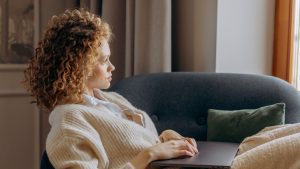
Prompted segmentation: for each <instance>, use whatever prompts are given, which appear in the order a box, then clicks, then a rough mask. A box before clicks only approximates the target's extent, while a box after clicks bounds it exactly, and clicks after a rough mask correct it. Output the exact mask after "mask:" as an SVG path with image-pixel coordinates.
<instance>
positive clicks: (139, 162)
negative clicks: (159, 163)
mask: <svg viewBox="0 0 300 169" xmlns="http://www.w3.org/2000/svg"><path fill="white" fill-rule="evenodd" d="M154 160H155V158H154V154H153V153H152V152H151V151H150V150H149V149H146V150H144V151H142V152H140V153H139V154H138V155H137V156H136V157H135V158H134V159H132V160H131V161H130V163H131V164H132V166H133V167H134V168H135V169H145V168H146V167H147V166H148V165H149V163H150V162H151V161H154Z"/></svg>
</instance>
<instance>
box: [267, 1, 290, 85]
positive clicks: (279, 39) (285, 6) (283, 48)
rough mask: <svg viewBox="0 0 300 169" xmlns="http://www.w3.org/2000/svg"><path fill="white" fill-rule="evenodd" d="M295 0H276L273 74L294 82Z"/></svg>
mask: <svg viewBox="0 0 300 169" xmlns="http://www.w3.org/2000/svg"><path fill="white" fill-rule="evenodd" d="M294 4H295V0H276V6H275V30H274V49H273V70H272V74H273V75H274V76H276V77H279V78H281V79H283V80H286V81H287V82H289V83H291V82H292V77H293V76H292V70H293V64H292V62H293V43H294V41H293V32H294V30H293V29H294V12H295V11H294Z"/></svg>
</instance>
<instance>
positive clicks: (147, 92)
mask: <svg viewBox="0 0 300 169" xmlns="http://www.w3.org/2000/svg"><path fill="white" fill-rule="evenodd" d="M109 90H110V91H115V92H118V93H119V94H121V95H122V96H124V97H125V98H127V99H128V100H129V101H130V102H131V103H132V104H133V105H134V106H136V107H138V108H140V109H142V110H144V111H146V112H147V113H148V114H149V116H150V117H151V119H152V120H153V122H154V124H155V125H156V127H157V130H158V132H159V133H160V132H161V131H163V130H164V129H168V128H171V129H174V130H176V131H178V132H179V133H181V134H182V135H184V136H187V137H194V138H195V139H196V140H206V134H207V131H206V130H207V126H206V118H207V110H208V109H210V108H213V109H223V110H235V109H236V110H237V109H255V108H258V107H261V106H265V105H270V104H274V103H278V102H284V103H285V104H286V113H285V121H286V123H296V122H300V95H299V92H297V91H296V90H295V89H294V88H293V87H292V86H291V85H290V84H288V83H287V82H285V81H283V80H280V79H278V78H275V77H272V76H265V75H249V74H231V73H188V72H176V73H158V74H149V75H139V76H133V77H130V78H126V79H123V80H121V81H120V82H118V83H117V84H116V85H114V86H112V87H111V88H110V89H109ZM43 159H46V160H42V164H41V166H42V167H43V166H48V165H50V163H49V164H48V165H46V164H45V163H43V162H47V163H48V162H49V160H47V159H48V158H47V154H46V153H44V156H43Z"/></svg>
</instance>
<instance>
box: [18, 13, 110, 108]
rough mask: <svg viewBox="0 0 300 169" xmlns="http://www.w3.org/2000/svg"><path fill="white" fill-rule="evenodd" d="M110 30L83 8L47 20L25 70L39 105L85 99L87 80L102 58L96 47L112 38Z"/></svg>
mask: <svg viewBox="0 0 300 169" xmlns="http://www.w3.org/2000/svg"><path fill="white" fill-rule="evenodd" d="M110 36H111V30H110V28H109V26H108V24H107V23H105V22H103V21H102V20H101V19H100V18H99V17H98V16H96V15H94V14H91V13H89V12H88V11H85V10H83V9H79V10H77V9H75V10H66V11H65V12H64V13H62V14H60V15H58V16H53V17H52V18H51V20H50V21H49V23H48V26H47V28H46V31H45V33H44V35H43V38H42V40H41V41H40V42H39V43H38V46H37V48H36V49H35V54H34V56H33V57H32V58H31V59H30V61H29V66H28V68H27V69H26V70H25V71H24V74H25V79H24V84H25V87H26V89H27V90H28V91H29V92H30V94H31V96H33V97H34V98H35V100H34V102H36V103H37V105H38V106H39V107H42V108H47V109H50V110H51V109H53V108H54V107H55V106H56V105H58V104H68V103H82V102H83V98H82V94H83V92H84V88H85V86H84V84H85V81H86V79H87V77H88V75H90V74H92V71H93V68H94V64H95V61H96V60H97V59H99V54H98V53H97V48H98V47H99V45H101V42H102V41H103V40H110Z"/></svg>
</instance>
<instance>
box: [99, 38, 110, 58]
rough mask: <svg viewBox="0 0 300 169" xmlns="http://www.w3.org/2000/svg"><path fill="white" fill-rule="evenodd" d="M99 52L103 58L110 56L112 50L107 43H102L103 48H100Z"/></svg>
mask: <svg viewBox="0 0 300 169" xmlns="http://www.w3.org/2000/svg"><path fill="white" fill-rule="evenodd" d="M98 50H99V51H100V53H101V55H102V56H110V48H109V44H108V42H107V41H102V42H101V46H99V48H98Z"/></svg>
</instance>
